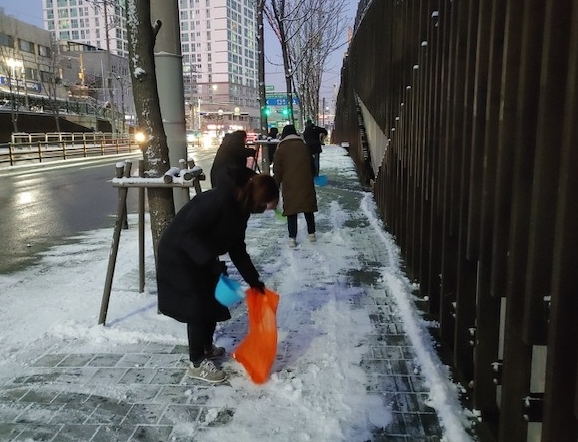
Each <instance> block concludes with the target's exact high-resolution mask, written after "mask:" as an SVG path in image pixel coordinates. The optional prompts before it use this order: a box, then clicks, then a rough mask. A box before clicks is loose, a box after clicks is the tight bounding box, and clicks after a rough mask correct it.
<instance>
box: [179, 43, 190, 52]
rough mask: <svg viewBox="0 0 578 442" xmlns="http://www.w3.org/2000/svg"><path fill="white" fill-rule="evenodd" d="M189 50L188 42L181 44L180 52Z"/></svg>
mask: <svg viewBox="0 0 578 442" xmlns="http://www.w3.org/2000/svg"><path fill="white" fill-rule="evenodd" d="M190 50H191V48H190V46H189V44H188V43H184V44H181V52H183V53H188V52H189V51H190Z"/></svg>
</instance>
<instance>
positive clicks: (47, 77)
mask: <svg viewBox="0 0 578 442" xmlns="http://www.w3.org/2000/svg"><path fill="white" fill-rule="evenodd" d="M51 43H52V44H51V48H50V59H49V63H50V64H49V66H47V67H48V70H47V71H45V70H43V69H42V68H43V65H42V63H41V62H40V60H39V58H38V56H37V58H36V64H37V66H38V71H39V72H40V83H41V84H42V87H43V88H44V90H45V91H46V95H47V96H48V107H49V109H50V112H51V113H52V115H53V116H54V124H55V127H56V132H60V106H59V104H58V89H59V86H60V84H61V83H62V76H61V75H60V73H59V72H58V67H59V60H58V44H57V43H56V40H54V39H52V42H51Z"/></svg>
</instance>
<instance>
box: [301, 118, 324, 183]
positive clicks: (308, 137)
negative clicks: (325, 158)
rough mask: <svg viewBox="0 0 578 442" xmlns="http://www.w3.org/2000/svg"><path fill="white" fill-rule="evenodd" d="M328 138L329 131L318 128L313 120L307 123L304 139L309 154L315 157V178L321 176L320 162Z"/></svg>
mask: <svg viewBox="0 0 578 442" xmlns="http://www.w3.org/2000/svg"><path fill="white" fill-rule="evenodd" d="M326 136H327V129H325V128H323V127H319V126H316V125H315V124H313V122H312V121H311V120H307V121H306V122H305V130H303V138H304V139H305V143H307V147H309V152H310V153H311V156H312V157H313V164H314V165H315V171H314V174H315V176H319V162H320V157H321V152H322V148H321V145H322V143H323V141H322V140H323V138H324V137H326Z"/></svg>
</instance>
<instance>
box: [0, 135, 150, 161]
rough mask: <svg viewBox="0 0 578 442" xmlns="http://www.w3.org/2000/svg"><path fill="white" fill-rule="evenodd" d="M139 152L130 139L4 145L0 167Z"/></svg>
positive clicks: (43, 141)
mask: <svg viewBox="0 0 578 442" xmlns="http://www.w3.org/2000/svg"><path fill="white" fill-rule="evenodd" d="M140 148H141V147H140V145H139V144H138V143H137V142H136V141H134V140H133V139H131V138H114V139H109V138H101V139H90V140H87V139H85V140H82V141H79V140H76V139H61V140H57V139H52V140H48V141H47V140H37V141H32V142H24V143H5V144H0V167H8V166H15V165H22V164H31V163H36V162H38V163H43V162H48V161H55V160H67V159H71V158H83V157H84V158H86V157H94V156H104V155H113V154H120V153H131V152H136V151H139V150H140Z"/></svg>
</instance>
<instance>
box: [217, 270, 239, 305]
mask: <svg viewBox="0 0 578 442" xmlns="http://www.w3.org/2000/svg"><path fill="white" fill-rule="evenodd" d="M215 298H216V299H217V301H219V302H220V303H221V304H223V305H224V306H225V307H233V306H234V305H235V304H237V303H239V302H241V301H242V300H243V299H245V292H244V291H243V289H242V288H241V285H240V284H239V283H238V282H237V281H234V280H232V279H229V278H227V277H226V276H225V275H221V276H220V277H219V282H217V287H216V288H215Z"/></svg>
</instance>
